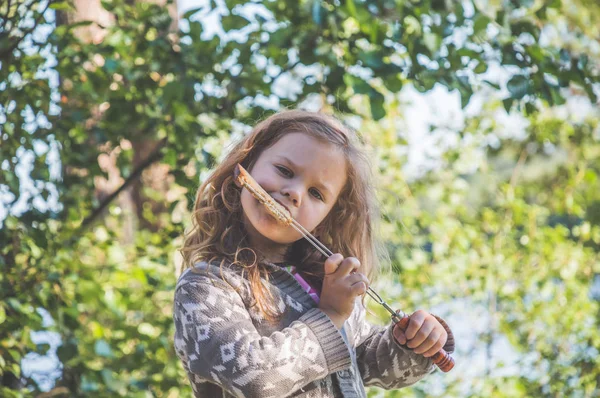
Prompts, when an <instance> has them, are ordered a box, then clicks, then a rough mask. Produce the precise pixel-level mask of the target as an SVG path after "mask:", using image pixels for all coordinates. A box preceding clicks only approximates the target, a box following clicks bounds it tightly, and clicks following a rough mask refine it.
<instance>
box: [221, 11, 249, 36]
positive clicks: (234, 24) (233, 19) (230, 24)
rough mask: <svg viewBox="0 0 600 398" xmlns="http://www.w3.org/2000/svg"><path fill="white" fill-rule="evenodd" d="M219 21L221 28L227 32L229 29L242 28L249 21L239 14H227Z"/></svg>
mask: <svg viewBox="0 0 600 398" xmlns="http://www.w3.org/2000/svg"><path fill="white" fill-rule="evenodd" d="M221 23H222V24H223V30H225V32H229V31H230V30H238V29H242V28H243V27H245V26H246V25H248V24H249V23H250V21H248V20H247V19H246V18H244V17H242V16H241V15H233V14H232V15H227V16H224V17H223V18H222V19H221Z"/></svg>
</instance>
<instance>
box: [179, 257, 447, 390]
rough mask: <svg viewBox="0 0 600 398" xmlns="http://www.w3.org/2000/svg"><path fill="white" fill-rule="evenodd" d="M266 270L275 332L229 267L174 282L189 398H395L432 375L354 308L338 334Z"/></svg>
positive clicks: (283, 274)
mask: <svg viewBox="0 0 600 398" xmlns="http://www.w3.org/2000/svg"><path fill="white" fill-rule="evenodd" d="M267 267H268V269H269V272H270V277H269V281H268V282H265V283H266V286H267V287H268V289H269V290H270V292H271V293H272V294H273V297H275V302H276V303H277V310H278V311H279V313H280V314H281V316H280V317H279V319H278V321H276V322H269V321H267V320H265V319H264V318H263V317H262V316H261V314H260V312H259V311H258V310H257V309H256V306H255V305H254V303H255V301H254V299H253V297H252V294H251V290H250V285H249V282H248V281H247V280H246V279H245V278H243V277H242V274H241V271H240V270H239V269H237V267H227V266H223V267H219V266H218V265H212V264H211V265H208V264H205V263H202V264H198V265H196V267H194V268H192V269H187V270H186V271H185V272H184V273H183V274H182V275H181V277H180V278H179V281H178V283H177V287H176V290H175V304H174V321H175V348H176V351H177V355H178V356H179V358H180V359H181V361H182V362H183V366H184V368H185V370H186V372H187V374H188V377H189V379H190V382H191V384H192V388H193V390H194V395H195V396H196V397H207V398H213V397H227V398H229V397H261V398H262V397H264V398H268V397H276V398H282V397H365V396H366V395H365V389H364V386H379V387H383V388H386V389H392V388H400V387H404V386H408V385H410V384H413V383H415V382H416V381H418V380H420V379H421V378H423V377H424V376H425V375H427V374H428V373H430V372H431V371H432V370H433V365H432V362H431V360H429V359H427V358H424V357H423V356H421V355H417V354H415V353H414V352H412V351H411V350H409V349H406V348H404V347H402V346H400V345H398V344H397V343H395V341H394V339H393V337H392V333H391V332H392V328H391V326H388V327H376V326H373V325H370V324H369V323H367V322H366V321H365V319H364V318H365V309H364V307H363V306H362V304H361V303H360V300H357V303H356V305H355V309H354V311H353V313H352V315H351V316H350V318H349V319H348V320H347V321H346V323H345V324H344V327H343V328H342V329H337V328H336V327H335V326H334V324H333V323H332V322H331V320H330V319H329V317H328V316H327V315H326V314H325V313H323V312H322V311H321V310H320V309H318V308H317V304H316V303H315V301H314V300H313V299H312V298H311V297H310V296H309V294H308V293H306V292H305V291H304V289H303V288H302V287H301V286H300V284H299V283H298V281H297V280H296V279H295V278H294V277H293V276H292V275H291V274H290V273H288V272H287V271H286V270H285V269H283V268H281V267H278V266H276V265H273V264H268V265H267ZM443 325H444V326H445V327H446V325H445V323H443ZM447 330H448V332H449V336H451V332H450V330H449V329H447ZM449 340H450V339H449ZM447 345H448V344H447ZM452 345H453V343H452ZM445 348H447V349H450V350H452V349H453V347H445Z"/></svg>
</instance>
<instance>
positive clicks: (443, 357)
mask: <svg viewBox="0 0 600 398" xmlns="http://www.w3.org/2000/svg"><path fill="white" fill-rule="evenodd" d="M402 315H403V316H402V317H401V318H400V320H399V321H398V322H397V325H398V326H400V329H402V331H403V332H404V331H406V328H407V327H408V321H409V320H410V317H409V316H408V315H406V314H404V313H403V314H402ZM431 360H432V361H433V363H435V364H436V365H437V367H438V368H440V370H441V371H442V372H444V373H446V372H449V371H451V370H452V368H453V367H454V358H452V357H451V356H450V354H448V353H447V352H446V350H444V349H443V348H440V350H439V351H438V352H436V353H435V355H434V356H432V357H431Z"/></svg>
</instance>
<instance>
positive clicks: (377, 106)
mask: <svg viewBox="0 0 600 398" xmlns="http://www.w3.org/2000/svg"><path fill="white" fill-rule="evenodd" d="M383 103H384V97H383V94H381V93H380V92H378V91H375V90H372V92H371V93H370V95H369V104H370V105H371V115H372V116H373V119H374V120H380V119H382V118H383V117H384V116H385V114H386V112H385V108H384V106H383Z"/></svg>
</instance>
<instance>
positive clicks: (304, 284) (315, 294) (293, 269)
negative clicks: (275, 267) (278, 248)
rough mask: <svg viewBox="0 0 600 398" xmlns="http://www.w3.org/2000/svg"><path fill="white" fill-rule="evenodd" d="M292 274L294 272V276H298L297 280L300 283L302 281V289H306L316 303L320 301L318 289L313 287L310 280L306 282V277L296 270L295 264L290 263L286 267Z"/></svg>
mask: <svg viewBox="0 0 600 398" xmlns="http://www.w3.org/2000/svg"><path fill="white" fill-rule="evenodd" d="M284 268H285V269H286V270H287V271H288V272H289V273H290V274H292V275H293V276H294V278H296V280H297V281H298V283H300V286H302V289H304V291H305V292H306V293H308V295H309V296H310V297H312V299H313V300H315V303H317V304H318V303H319V293H318V292H317V290H316V289H315V288H314V287H312V286H311V285H309V284H308V282H306V280H304V278H303V277H302V276H301V275H300V274H299V273H298V272H297V271H296V267H294V266H293V265H289V266H287V267H284Z"/></svg>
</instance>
